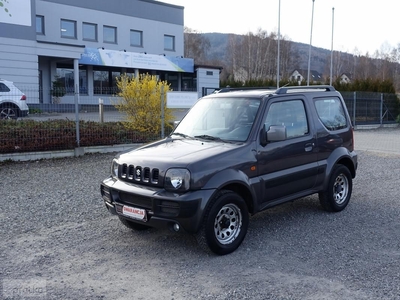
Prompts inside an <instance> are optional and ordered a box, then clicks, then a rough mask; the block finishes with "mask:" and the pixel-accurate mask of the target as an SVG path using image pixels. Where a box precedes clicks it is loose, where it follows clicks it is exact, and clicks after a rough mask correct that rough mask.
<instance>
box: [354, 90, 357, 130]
mask: <svg viewBox="0 0 400 300" xmlns="http://www.w3.org/2000/svg"><path fill="white" fill-rule="evenodd" d="M356 101H357V92H354V97H353V126H354V127H356V107H357V106H356Z"/></svg>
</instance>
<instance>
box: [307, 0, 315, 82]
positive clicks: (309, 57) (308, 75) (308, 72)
mask: <svg viewBox="0 0 400 300" xmlns="http://www.w3.org/2000/svg"><path fill="white" fill-rule="evenodd" d="M314 1H315V0H312V13H311V31H310V48H309V50H308V71H307V85H310V66H311V43H312V29H313V21H314Z"/></svg>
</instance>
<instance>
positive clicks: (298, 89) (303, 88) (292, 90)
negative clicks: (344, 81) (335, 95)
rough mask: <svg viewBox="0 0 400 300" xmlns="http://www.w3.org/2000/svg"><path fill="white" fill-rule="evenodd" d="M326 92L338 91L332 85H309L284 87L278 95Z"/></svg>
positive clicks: (279, 90)
mask: <svg viewBox="0 0 400 300" xmlns="http://www.w3.org/2000/svg"><path fill="white" fill-rule="evenodd" d="M321 90H324V91H326V92H333V91H336V90H335V88H334V87H333V86H331V85H308V86H304V85H303V86H289V87H282V88H280V89H278V90H277V91H276V93H277V94H288V93H295V92H313V91H314V92H317V91H321Z"/></svg>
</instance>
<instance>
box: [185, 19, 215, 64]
mask: <svg viewBox="0 0 400 300" xmlns="http://www.w3.org/2000/svg"><path fill="white" fill-rule="evenodd" d="M184 42H185V47H184V48H185V50H184V55H185V57H193V58H194V60H195V63H196V64H204V63H205V62H206V57H207V51H208V50H209V49H210V47H211V44H210V41H209V39H208V38H207V37H205V36H204V35H202V34H201V33H200V32H198V31H196V30H193V29H190V28H188V27H185V29H184Z"/></svg>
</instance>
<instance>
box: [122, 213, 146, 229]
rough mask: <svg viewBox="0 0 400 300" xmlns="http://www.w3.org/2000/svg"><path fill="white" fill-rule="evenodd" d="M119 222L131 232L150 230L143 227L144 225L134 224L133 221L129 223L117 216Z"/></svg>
mask: <svg viewBox="0 0 400 300" xmlns="http://www.w3.org/2000/svg"><path fill="white" fill-rule="evenodd" d="M118 218H119V220H120V221H121V223H122V224H124V225H125V226H126V227H128V228H129V229H132V230H140V231H141V230H147V229H150V226H147V225H144V224H139V223H135V222H133V221H129V220H127V219H125V218H123V217H120V216H118Z"/></svg>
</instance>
